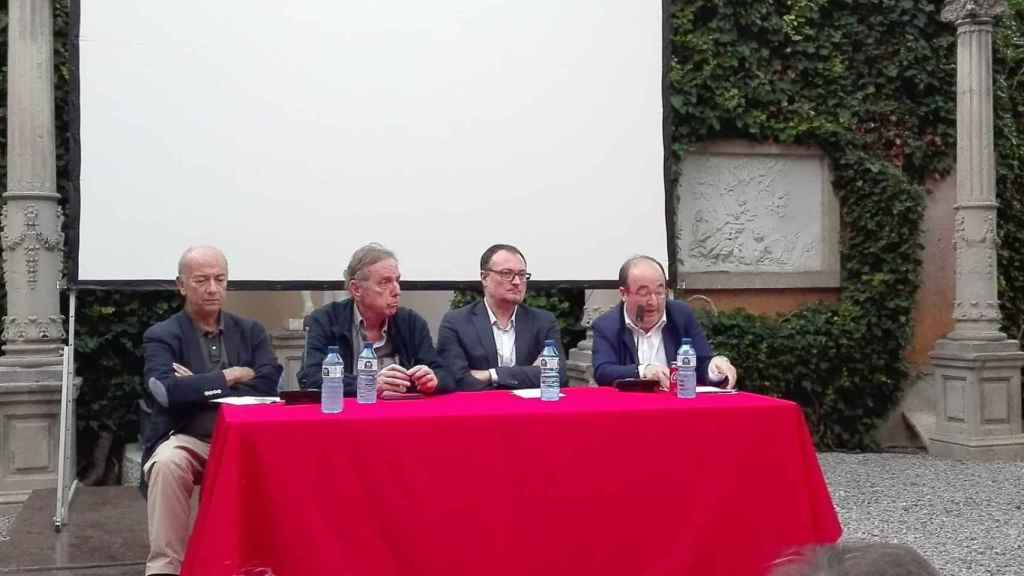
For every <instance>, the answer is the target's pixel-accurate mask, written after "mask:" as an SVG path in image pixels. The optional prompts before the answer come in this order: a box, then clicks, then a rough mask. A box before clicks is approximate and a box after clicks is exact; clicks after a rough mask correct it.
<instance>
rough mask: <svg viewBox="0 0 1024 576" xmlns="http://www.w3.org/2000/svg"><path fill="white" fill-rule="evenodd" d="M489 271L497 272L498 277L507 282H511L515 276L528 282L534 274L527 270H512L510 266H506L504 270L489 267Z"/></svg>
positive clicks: (521, 280)
mask: <svg viewBox="0 0 1024 576" xmlns="http://www.w3.org/2000/svg"><path fill="white" fill-rule="evenodd" d="M487 271H488V272H493V273H495V274H497V275H498V278H501V279H502V280H504V281H505V282H511V281H512V279H513V278H519V281H520V282H526V281H527V280H529V279H530V278H531V277H532V276H533V274H530V273H529V272H527V271H526V270H518V271H517V270H511V269H509V268H505V269H503V270H494V269H491V268H488V269H487Z"/></svg>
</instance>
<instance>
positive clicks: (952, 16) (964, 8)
mask: <svg viewBox="0 0 1024 576" xmlns="http://www.w3.org/2000/svg"><path fill="white" fill-rule="evenodd" d="M1006 10H1007V5H1006V0H946V4H945V6H943V7H942V20H943V21H944V22H954V23H960V22H971V21H973V20H991V19H992V18H994V17H996V16H998V15H1000V14H1002V13H1004V12H1006Z"/></svg>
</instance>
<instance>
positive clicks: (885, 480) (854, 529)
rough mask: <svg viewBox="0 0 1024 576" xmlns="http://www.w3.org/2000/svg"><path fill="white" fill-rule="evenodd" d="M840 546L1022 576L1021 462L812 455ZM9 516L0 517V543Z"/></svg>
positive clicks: (987, 575) (946, 569)
mask: <svg viewBox="0 0 1024 576" xmlns="http://www.w3.org/2000/svg"><path fill="white" fill-rule="evenodd" d="M818 458H819V460H820V462H821V468H822V471H823V472H824V473H825V478H826V480H827V481H828V485H829V490H830V491H831V492H832V501H833V502H834V503H835V506H836V509H837V510H838V511H839V517H840V520H841V521H842V524H843V539H844V540H847V541H872V542H897V543H901V544H908V545H910V546H913V547H914V548H916V549H917V550H918V551H919V552H921V554H923V555H924V556H925V557H926V558H928V559H929V560H931V561H932V563H933V564H935V566H936V568H938V569H939V570H940V572H941V573H942V574H943V575H944V576H996V575H998V576H1004V575H1005V576H1021V575H1024V463H1021V462H1017V463H995V464H971V463H965V462H953V461H948V460H937V459H935V458H931V457H930V456H927V455H925V454H891V453H889V454H842V453H836V452H825V453H822V454H819V455H818ZM13 523H14V513H6V514H2V515H0V542H2V541H5V540H7V539H8V531H9V530H10V528H11V525H12V524H13Z"/></svg>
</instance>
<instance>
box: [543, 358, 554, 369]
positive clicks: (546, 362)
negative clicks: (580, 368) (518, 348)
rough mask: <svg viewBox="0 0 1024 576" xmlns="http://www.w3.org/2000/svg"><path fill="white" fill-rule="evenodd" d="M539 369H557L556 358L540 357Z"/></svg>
mask: <svg viewBox="0 0 1024 576" xmlns="http://www.w3.org/2000/svg"><path fill="white" fill-rule="evenodd" d="M540 367H541V370H543V369H544V368H554V369H556V370H557V369H558V358H541V359H540Z"/></svg>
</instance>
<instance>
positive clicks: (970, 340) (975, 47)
mask: <svg viewBox="0 0 1024 576" xmlns="http://www.w3.org/2000/svg"><path fill="white" fill-rule="evenodd" d="M1005 10H1006V1H1005V0H947V2H946V5H945V7H944V8H943V11H942V18H943V20H945V21H947V22H954V23H955V24H956V28H957V87H956V88H957V90H956V108H957V120H956V123H957V149H956V174H957V190H956V204H955V205H954V236H953V247H954V251H955V256H956V272H955V274H956V297H955V300H954V304H953V319H954V322H955V324H954V327H953V331H952V332H950V333H949V334H948V335H947V336H946V338H944V339H942V340H939V341H938V342H936V343H935V348H934V350H932V352H931V353H930V354H929V356H930V357H931V359H932V365H933V373H934V378H935V381H934V383H935V392H936V423H935V430H934V432H933V433H932V434H931V437H930V438H931V441H932V442H931V445H930V449H931V451H932V452H933V453H934V454H936V455H939V456H944V457H952V458H963V459H974V460H992V459H1020V458H1022V457H1024V434H1022V430H1021V379H1020V374H1021V367H1022V366H1024V353H1022V352H1021V350H1020V345H1019V343H1018V342H1017V341H1015V340H1009V339H1007V337H1006V335H1005V334H1003V333H1002V332H1000V329H999V325H1000V313H999V299H998V295H997V290H996V282H997V275H996V176H995V154H994V151H993V137H992V19H993V18H994V17H995V16H997V15H998V14H1001V13H1002V12H1004V11H1005Z"/></svg>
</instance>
